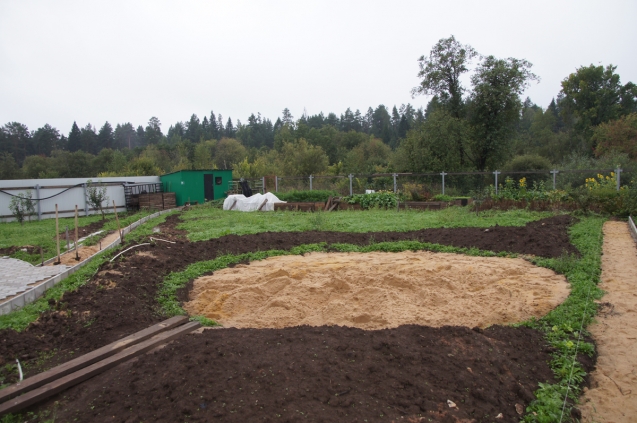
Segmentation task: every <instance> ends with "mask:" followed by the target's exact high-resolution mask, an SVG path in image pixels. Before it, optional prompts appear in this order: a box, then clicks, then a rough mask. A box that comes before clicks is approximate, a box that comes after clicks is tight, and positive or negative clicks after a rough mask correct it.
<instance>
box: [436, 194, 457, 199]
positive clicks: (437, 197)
mask: <svg viewBox="0 0 637 423" xmlns="http://www.w3.org/2000/svg"><path fill="white" fill-rule="evenodd" d="M433 200H434V201H453V197H452V196H450V195H445V194H436V195H434V196H433Z"/></svg>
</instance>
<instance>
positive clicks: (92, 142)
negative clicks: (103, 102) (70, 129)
mask: <svg viewBox="0 0 637 423" xmlns="http://www.w3.org/2000/svg"><path fill="white" fill-rule="evenodd" d="M80 145H81V146H82V148H81V150H82V151H84V152H85V153H90V154H97V153H98V145H97V133H95V128H94V127H93V125H91V124H90V123H88V124H87V125H86V126H85V127H84V128H82V129H81V130H80Z"/></svg>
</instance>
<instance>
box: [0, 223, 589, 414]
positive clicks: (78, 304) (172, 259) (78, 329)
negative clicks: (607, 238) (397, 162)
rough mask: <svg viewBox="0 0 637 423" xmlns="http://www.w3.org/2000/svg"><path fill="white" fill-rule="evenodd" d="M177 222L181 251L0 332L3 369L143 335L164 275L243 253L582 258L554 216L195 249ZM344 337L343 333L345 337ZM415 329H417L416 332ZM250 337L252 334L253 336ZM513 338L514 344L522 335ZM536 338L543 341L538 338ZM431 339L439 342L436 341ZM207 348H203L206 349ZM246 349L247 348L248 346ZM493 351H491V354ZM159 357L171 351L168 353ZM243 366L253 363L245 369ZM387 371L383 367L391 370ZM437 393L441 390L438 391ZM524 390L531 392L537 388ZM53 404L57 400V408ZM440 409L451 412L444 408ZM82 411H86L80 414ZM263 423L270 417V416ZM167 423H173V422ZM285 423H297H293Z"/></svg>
mask: <svg viewBox="0 0 637 423" xmlns="http://www.w3.org/2000/svg"><path fill="white" fill-rule="evenodd" d="M177 219H178V217H177V215H175V216H171V217H169V218H168V220H167V223H166V224H164V225H162V226H160V228H161V230H162V232H160V234H157V235H158V236H160V237H162V238H166V239H175V240H177V243H176V244H168V243H164V242H158V243H157V244H156V245H152V246H147V247H141V248H138V249H136V250H134V251H131V252H130V253H126V254H125V256H126V259H125V260H124V261H119V259H118V260H117V261H116V262H114V263H112V264H111V263H106V264H104V265H103V266H102V268H101V269H100V271H99V272H98V274H97V275H96V276H95V277H94V278H93V279H92V280H91V281H90V282H89V283H88V284H87V285H86V286H84V287H82V288H80V289H79V290H77V291H75V292H69V293H66V294H65V295H64V297H63V299H62V300H61V301H59V302H58V303H56V304H54V307H53V308H54V310H52V311H47V312H45V313H43V314H42V315H41V317H40V318H39V319H38V321H37V322H35V323H33V324H31V325H30V326H29V327H28V328H27V329H26V330H25V331H23V332H22V333H16V332H14V331H12V330H3V331H0V365H2V364H4V363H6V362H11V361H13V360H14V359H15V358H20V360H21V362H23V364H26V367H27V370H26V375H27V376H29V375H32V374H34V373H37V372H38V371H41V370H42V369H43V368H47V367H50V366H52V365H55V364H57V363H60V362H63V361H65V360H67V359H69V358H70V357H74V356H77V355H78V354H84V353H87V352H89V351H91V350H93V349H96V348H98V347H100V346H103V345H106V344H108V343H110V342H113V341H115V340H117V339H120V338H121V337H123V336H126V335H129V334H131V333H134V332H136V331H139V330H141V329H144V328H146V327H148V326H149V325H151V324H154V323H157V322H159V321H161V320H163V319H164V318H165V316H163V315H162V314H161V311H160V310H159V309H158V305H157V303H156V300H155V298H156V295H157V291H158V286H159V284H160V283H161V281H162V279H163V277H165V275H167V274H168V273H169V272H171V271H180V270H183V269H184V268H185V267H186V266H187V265H189V264H191V263H194V262H197V261H201V260H210V259H214V258H215V257H218V256H221V255H224V254H228V253H233V254H240V253H245V252H251V251H260V250H270V249H282V250H287V249H290V248H292V247H294V246H298V245H302V244H309V243H319V242H326V243H328V244H331V243H351V244H357V245H367V244H369V243H370V242H383V241H399V240H419V241H423V242H432V243H438V244H444V245H453V246H456V247H476V248H480V249H483V250H491V251H496V252H501V251H508V252H514V253H523V254H534V255H538V256H545V257H557V256H560V255H561V254H563V253H564V252H568V253H575V254H577V251H576V249H575V248H574V247H573V246H572V245H571V244H570V242H569V239H568V233H567V229H568V225H569V224H570V223H571V219H572V218H571V217H569V216H557V217H553V218H549V219H544V220H542V221H538V222H533V223H530V224H528V225H527V226H525V227H498V226H496V227H492V228H489V229H488V231H487V230H485V229H478V228H454V229H425V230H420V231H412V232H376V233H366V234H359V233H342V232H316V231H311V232H302V233H298V232H296V233H295V232H292V233H281V232H278V233H262V234H258V235H246V236H236V235H228V236H224V237H221V238H219V239H213V240H209V241H203V242H193V243H190V242H187V241H184V240H183V236H184V234H183V232H182V231H179V230H177V229H175V228H174V226H175V224H176V223H177V222H178V220H177ZM138 253H143V254H138ZM421 329H422V330H425V329H426V330H429V331H433V332H428V334H427V335H426V336H428V337H432V338H431V339H432V344H431V347H430V348H431V349H432V350H431V351H432V353H433V354H438V352H436V351H437V348H438V346H444V345H447V343H449V342H450V341H445V339H447V338H445V337H447V336H450V337H451V338H454V337H455V336H456V335H446V334H445V331H443V330H442V329H430V328H421ZM295 330H297V331H301V332H304V331H306V332H307V331H312V330H315V329H312V328H298V329H295ZM341 330H342V331H345V332H341ZM397 330H403V329H400V328H398V329H392V330H387V331H380V332H378V333H381V332H382V333H387V334H391V333H392V331H397ZM405 330H406V329H405ZM410 330H415V329H413V328H412V329H410ZM445 330H446V331H447V332H449V333H450V334H454V333H460V332H456V331H466V329H464V328H446V329H445ZM493 330H495V331H497V330H503V331H511V334H514V333H522V332H518V331H522V329H508V328H502V329H493ZM245 331H248V332H249V330H245ZM282 331H283V332H285V331H288V329H285V330H282ZM289 331H292V329H289ZM347 331H353V332H347ZM222 332H223V333H228V334H232V333H244V332H242V331H238V332H235V331H230V330H218V331H207V332H206V334H205V335H201V336H199V337H194V338H191V337H188V338H186V339H188V340H189V341H188V342H204V341H190V340H191V339H208V337H214V336H226V337H227V336H232V335H216V334H217V333H222ZM257 332H259V331H252V332H249V333H251V334H252V335H250V336H256V335H254V334H255V333H257ZM265 332H267V331H265ZM283 332H282V333H283ZM301 332H289V333H290V334H291V333H296V334H297V335H298V336H299V337H300V338H303V335H299V334H300V333H301ZM361 332H362V331H361ZM212 333H214V334H215V335H212ZM246 333H247V332H246ZM268 333H270V332H268ZM286 333H287V332H286ZM330 333H331V334H332V335H331V336H342V337H344V339H345V338H347V337H350V336H354V335H353V334H354V333H357V332H356V330H355V329H345V328H342V329H339V330H335V331H333V332H330ZM362 333H364V332H362ZM462 333H464V332H462ZM467 333H469V335H470V336H474V337H482V338H484V335H482V334H479V333H477V332H471V331H469V332H467ZM339 334H340V335H339ZM434 334H438V335H434ZM297 335H295V336H297ZM443 335H444V336H443ZM469 335H466V336H469ZM263 336H266V335H263ZM268 336H269V335H268ZM277 336H278V335H277ZM290 336H291V335H290ZM360 336H365V335H360ZM387 336H391V335H387ZM395 336H398V335H395ZM436 336H438V337H440V339H438V338H436ZM463 336H464V335H463ZM510 336H514V337H515V336H518V335H510ZM525 336H526V335H525ZM534 336H539V335H537V334H536V335H534ZM300 338H299V339H300ZM434 338H435V339H438V340H435V339H434ZM451 338H450V339H451ZM482 338H481V339H482ZM303 339H305V338H303ZM308 339H309V335H308ZM529 339H534V340H533V341H530V342H529V343H528V344H525V345H526V346H524V348H523V349H526V350H528V353H529V354H540V353H541V352H542V351H543V350H544V347H543V346H542V342H541V337H540V338H537V337H536V338H532V337H531V338H529ZM179 342H185V341H179ZM228 342H229V341H228ZM237 342H239V341H237ZM266 342H267V341H266ZM304 342H305V341H304ZM335 342H336V341H335ZM342 342H344V341H342ZM305 344H307V342H305ZM175 345H176V346H177V345H181V344H179V343H176V344H175ZM184 345H185V344H184ZM203 345H206V344H205V342H204V344H203ZM246 345H248V343H246ZM307 345H310V344H307ZM468 345H469V344H468ZM470 345H475V348H474V347H471V348H470V349H469V350H467V354H468V355H467V357H474V356H475V357H483V359H485V360H486V358H487V357H489V356H490V353H491V351H487V350H484V349H483V347H484V346H485V345H486V344H480V343H479V342H478V341H477V340H476V341H472V342H471V343H470ZM176 346H175V347H173V346H172V345H171V346H170V347H169V348H177V347H176ZM189 348H193V351H194V348H203V349H201V350H200V351H201V356H200V357H199V358H197V360H199V361H200V362H201V361H202V360H203V359H204V358H205V357H206V356H207V353H206V352H205V351H206V350H205V347H203V346H200V347H194V346H191V347H187V348H186V349H185V350H183V351H189ZM245 348H247V346H246V347H245ZM310 348H317V346H310ZM357 348H358V347H357ZM414 348H415V347H414ZM441 348H442V347H441ZM445 348H446V347H445ZM485 348H486V347H485ZM488 348H491V349H493V347H488ZM520 348H522V347H520ZM162 351H169V349H166V350H162ZM51 353H54V354H51ZM162 354H165V353H162ZM193 354H194V353H193ZM236 354H238V353H236ZM254 354H257V355H258V351H255V352H254ZM49 355H53V356H52V358H47V359H43V357H45V356H46V357H48V356H49ZM158 357H159V356H158ZM171 357H172V358H170V360H168V359H167V358H166V360H168V361H169V362H172V361H174V362H175V363H176V362H178V361H179V360H181V354H180V353H176V354H174V355H172V356H171ZM447 357H450V356H447ZM538 357H539V356H538ZM547 357H548V356H542V358H541V359H539V361H536V362H531V361H527V359H520V366H521V367H520V368H522V369H525V368H527V369H530V368H531V367H535V368H536V369H537V368H539V367H540V366H544V368H543V370H541V372H543V371H547V372H549V373H547V374H550V371H549V370H548V367H547V366H546V364H545V362H546V361H547V360H548V358H547ZM146 359H147V357H144V358H142V359H141V360H140V363H141V362H145V361H146ZM171 360H172V361H171ZM217 360H218V358H214V359H213V357H211V358H210V362H211V363H216V362H217ZM451 362H452V361H449V363H451ZM232 363H234V364H233V366H235V367H233V368H228V369H225V370H224V371H226V370H227V371H238V372H239V371H241V370H240V369H241V368H243V365H244V364H243V363H242V362H241V361H240V360H236V361H234V362H232ZM352 363H354V362H352ZM396 363H398V362H396ZM522 364H526V367H523V366H522ZM175 365H176V364H175ZM246 365H249V364H248V363H246ZM384 365H385V366H386V365H387V364H384ZM193 366H194V365H193ZM352 366H354V364H352ZM400 366H402V364H400ZM467 367H471V365H467ZM192 369H194V373H197V374H198V373H199V372H200V368H199V367H196V366H194V367H191V371H193V370H192ZM328 369H329V367H328ZM438 370H439V371H440V372H449V374H450V375H453V374H455V373H457V372H456V370H457V369H455V367H453V366H451V367H448V368H447V367H445V366H443V367H441V368H440V369H438ZM333 371H335V372H337V371H338V372H341V370H338V369H336V370H333ZM396 371H398V370H396ZM423 371H424V370H423ZM329 372H332V370H329ZM110 373H112V372H108V373H107V375H104V376H102V377H109V376H108V374H110ZM534 373H537V371H529V373H528V377H529V378H530V379H529V380H534V381H535V382H537V381H538V380H540V381H541V380H543V379H541V378H538V377H537V376H536V375H535V374H534ZM540 374H543V373H540ZM0 376H2V375H0ZM166 377H167V378H169V377H172V378H176V379H179V378H180V377H183V375H179V373H173V372H172V371H170V372H169V373H167V376H166ZM289 377H292V376H289ZM299 377H300V376H299ZM11 378H12V376H8V375H4V379H5V383H6V382H7V381H12V379H11ZM133 379H135V377H133ZM133 379H131V380H129V382H130V383H133V382H132V380H133ZM96 380H97V379H96ZM450 380H451V379H450ZM491 382H493V381H491ZM93 383H94V382H93V381H90V382H87V383H84V384H82V385H81V387H82V389H90V387H91V386H93V385H92V384H93ZM224 383H225V382H224ZM410 383H415V382H410ZM445 383H447V382H445ZM215 386H217V385H215ZM441 386H442V385H441ZM496 388H497V386H496ZM510 388H511V386H507V387H506V388H504V387H500V388H497V389H496V392H498V393H497V395H496V394H494V395H493V396H492V397H491V396H488V397H485V398H484V399H482V400H481V401H486V402H487V403H489V404H492V405H490V407H495V405H494V404H496V403H493V401H492V399H493V398H504V397H505V396H506V395H508V394H507V392H508V391H509V390H510ZM224 389H227V388H224ZM246 389H247V388H246ZM308 389H309V388H308ZM432 389H433V388H432ZM437 389H442V388H441V387H438V388H437ZM494 389H495V388H494ZM527 389H530V390H534V389H535V388H527ZM434 390H435V389H434ZM308 392H309V391H308ZM337 393H338V392H337ZM65 395H66V394H65ZM144 395H145V394H144ZM312 395H314V394H312ZM316 395H318V394H316ZM527 397H528V396H527ZM142 398H143V395H142V397H140V399H139V401H148V400H149V399H148V398H146V399H142ZM59 399H60V398H57V400H59ZM528 399H529V398H525V396H520V397H519V401H523V402H524V403H525V404H528ZM55 400H56V399H54V400H52V401H55ZM452 400H453V399H452ZM244 401H245V400H244ZM370 401H371V400H370ZM454 402H455V401H454ZM47 404H48V406H50V405H51V404H52V402H49V403H47ZM47 404H45V405H44V406H45V407H46V406H47ZM397 407H399V405H397ZM459 407H460V405H459ZM68 408H69V410H74V409H75V408H76V407H75V405H73V404H72V403H68ZM399 408H400V407H399ZM308 410H309V409H308ZM429 410H430V409H429V408H427V411H429ZM443 410H444V411H449V410H446V409H443ZM481 410H482V409H481ZM67 411H68V410H65V411H64V412H65V413H66V412H67ZM84 411H86V410H84ZM84 411H81V412H82V413H83V412H84ZM315 411H316V410H315ZM68 412H71V411H68ZM480 412H483V411H480ZM500 412H502V413H503V415H505V416H506V415H507V414H506V412H505V411H504V410H502V411H500ZM399 413H400V412H399ZM232 414H234V413H228V414H227V416H231V415H232ZM279 414H280V413H279ZM317 414H318V413H317ZM317 414H315V416H316V418H317V419H318V415H317ZM388 415H392V416H393V415H394V414H389V412H387V413H386V414H385V416H388ZM69 416H70V415H69ZM115 416H116V417H117V418H116V419H114V420H109V421H127V419H128V417H130V416H128V417H124V415H123V414H119V413H118V414H115ZM175 416H177V415H174V416H173V418H177V417H175ZM181 416H182V417H179V418H177V420H179V421H181V420H184V417H185V414H183V415H181ZM263 416H265V414H264V415H263ZM333 416H338V414H334V415H333ZM396 416H398V415H396ZM476 416H477V415H476ZM239 417H241V418H239ZM491 417H493V416H491ZM226 418H231V417H224V420H225V419H226ZM369 418H370V419H372V420H369V419H368V421H373V420H374V419H376V417H371V415H370V417H369ZM378 418H380V417H378ZM432 418H433V417H432ZM334 419H335V420H334ZM348 419H349V417H345V420H348ZM383 419H384V418H383ZM91 420H92V419H88V420H85V421H91ZM146 420H154V419H153V418H150V419H149V418H148V417H147V418H146ZM187 420H190V419H187ZM237 420H243V421H247V420H253V418H249V417H248V418H246V415H243V414H241V413H239V414H238V415H237ZM310 420H312V419H310ZM314 420H316V419H314ZM336 420H340V418H336V417H332V420H329V419H328V420H325V421H336ZM56 421H57V420H56ZM80 421H82V420H80ZM131 421H132V420H131ZM166 421H170V419H168V420H166ZM172 421H175V420H172ZM287 421H292V420H290V419H288V420H287ZM360 421H363V420H360ZM449 421H454V420H449ZM505 421H506V420H505Z"/></svg>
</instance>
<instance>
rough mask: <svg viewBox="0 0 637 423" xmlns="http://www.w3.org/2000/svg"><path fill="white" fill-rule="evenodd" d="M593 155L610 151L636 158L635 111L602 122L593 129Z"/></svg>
mask: <svg viewBox="0 0 637 423" xmlns="http://www.w3.org/2000/svg"><path fill="white" fill-rule="evenodd" d="M592 140H593V144H594V145H595V146H596V147H595V156H596V157H599V156H603V155H605V154H607V153H609V152H611V151H619V152H621V153H624V154H626V155H628V157H629V158H630V159H631V160H636V159H637V113H631V114H629V115H626V116H623V117H621V118H620V119H618V120H614V121H609V122H605V123H602V124H601V125H599V126H597V127H596V128H595V129H594V131H593V138H592Z"/></svg>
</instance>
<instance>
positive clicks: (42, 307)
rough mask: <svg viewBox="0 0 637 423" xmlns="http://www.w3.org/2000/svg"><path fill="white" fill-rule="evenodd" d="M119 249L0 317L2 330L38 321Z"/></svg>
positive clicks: (141, 232)
mask: <svg viewBox="0 0 637 423" xmlns="http://www.w3.org/2000/svg"><path fill="white" fill-rule="evenodd" d="M170 214H173V213H167V214H164V215H162V216H159V217H156V218H154V219H151V220H149V221H148V222H146V223H144V224H143V225H140V226H138V227H137V228H135V230H134V231H133V232H132V233H131V234H129V235H128V237H127V238H126V241H127V242H129V243H136V242H137V241H139V239H141V238H142V237H144V236H147V235H151V234H152V233H153V227H155V226H157V225H158V224H160V223H162V222H164V221H165V220H166V217H168V216H169V215H170ZM130 218H131V219H133V216H130ZM131 223H132V222H131ZM119 249H120V248H119V247H118V248H114V249H110V250H105V251H102V252H101V253H98V257H96V258H94V259H93V261H91V262H90V263H88V264H87V265H85V266H84V267H82V268H80V269H79V270H78V271H77V272H75V273H73V274H72V275H70V276H69V277H68V278H66V279H63V280H62V281H60V282H59V283H58V284H57V285H55V286H54V287H53V288H51V289H49V290H48V291H46V293H45V294H44V295H43V296H42V297H40V298H39V299H38V300H36V301H34V302H32V303H30V304H27V305H25V306H24V307H22V308H21V309H19V310H16V311H14V312H12V313H9V314H5V315H2V316H0V330H2V329H14V330H16V331H18V332H20V331H22V330H24V329H25V328H26V327H27V326H28V325H29V324H30V323H31V322H34V321H36V320H37V318H38V317H39V316H40V314H41V313H43V312H45V311H47V310H49V309H50V306H49V299H54V300H56V301H59V300H60V299H61V298H62V297H63V295H64V293H65V292H67V291H74V290H76V289H78V288H80V287H81V286H83V285H86V283H87V282H88V281H89V280H91V278H92V277H93V276H94V275H95V273H96V272H97V270H98V269H99V267H100V266H101V265H102V264H103V263H104V262H106V261H107V260H109V259H110V258H111V257H112V256H113V255H114V254H115V253H116V252H117V251H118V250H119Z"/></svg>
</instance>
